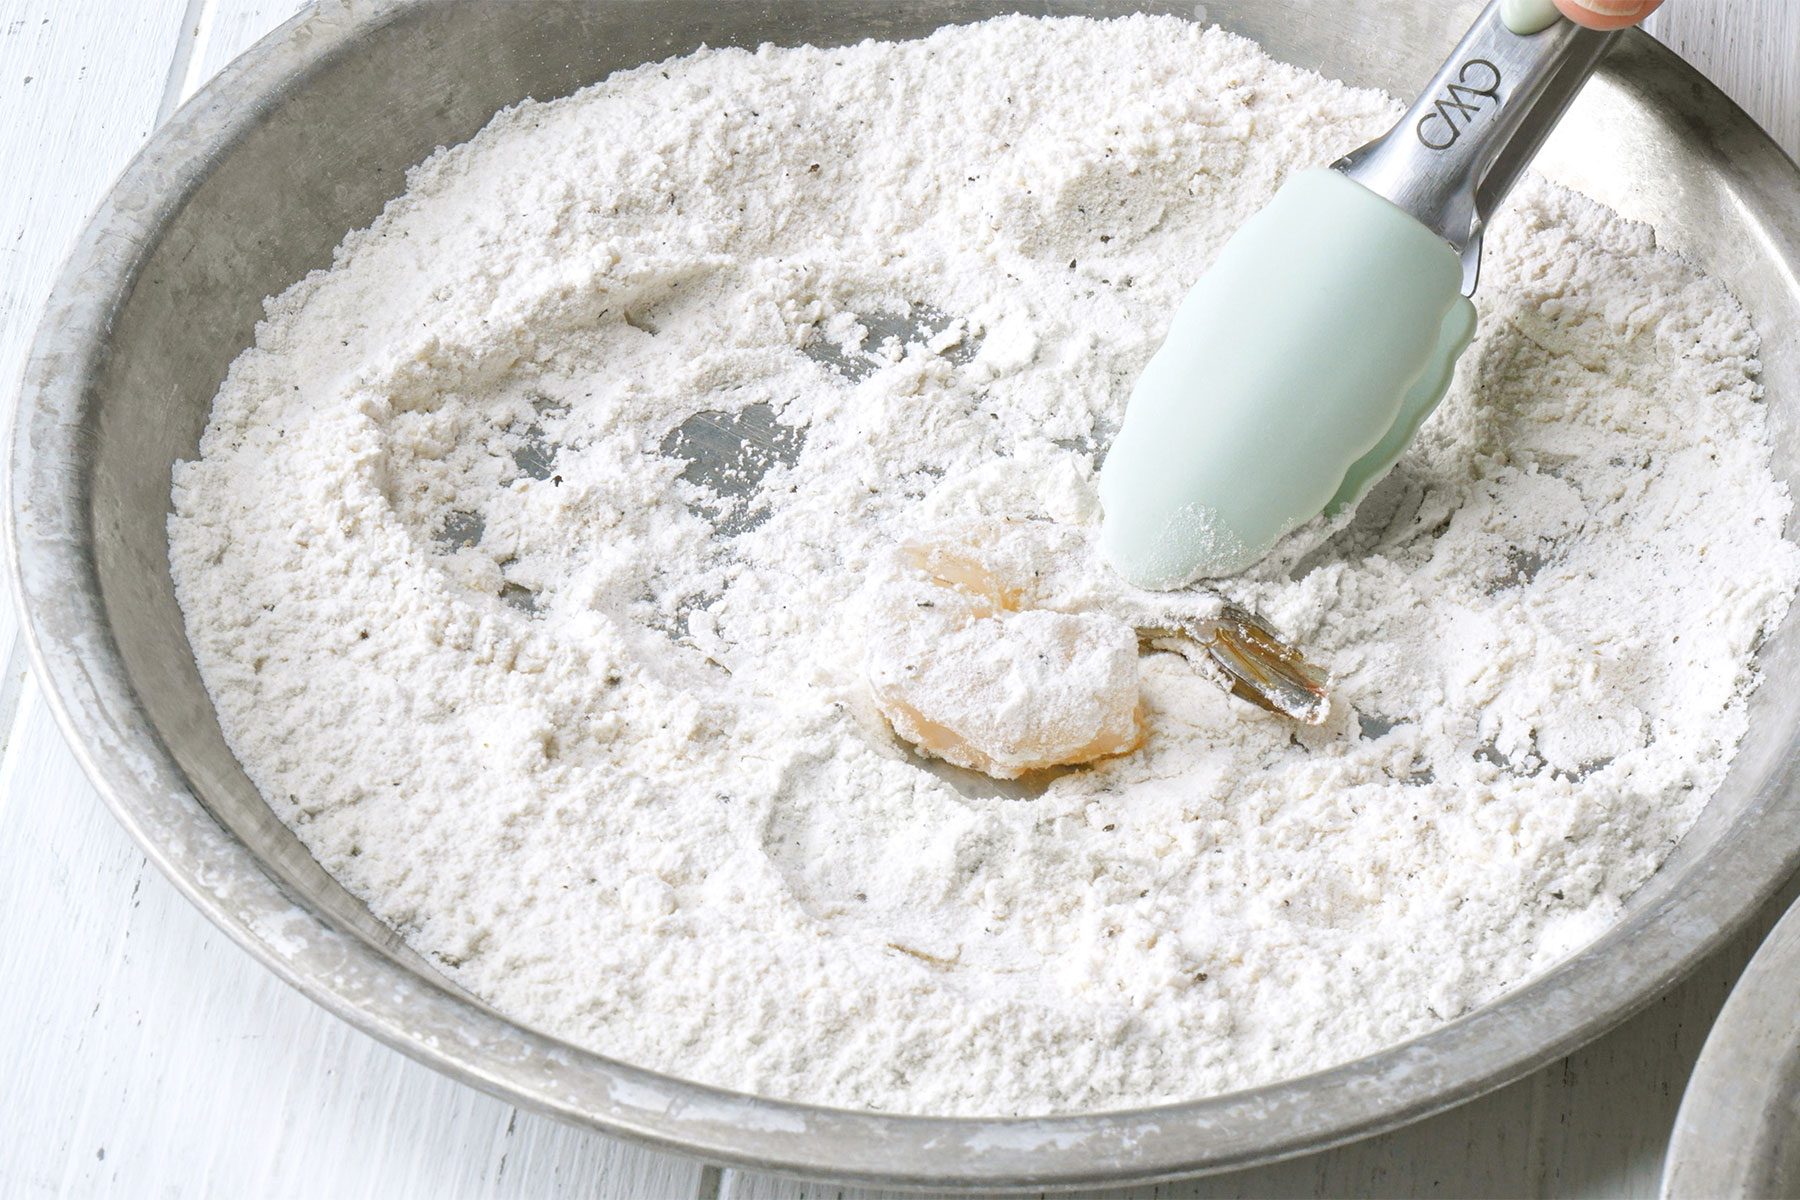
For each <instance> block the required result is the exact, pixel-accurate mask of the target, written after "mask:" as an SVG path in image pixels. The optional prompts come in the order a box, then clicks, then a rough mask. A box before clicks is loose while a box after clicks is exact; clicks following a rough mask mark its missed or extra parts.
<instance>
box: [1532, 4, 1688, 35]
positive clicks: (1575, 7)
mask: <svg viewBox="0 0 1800 1200" xmlns="http://www.w3.org/2000/svg"><path fill="white" fill-rule="evenodd" d="M1555 3H1556V7H1557V8H1558V9H1559V10H1561V12H1562V15H1563V16H1565V17H1567V18H1569V20H1571V21H1573V22H1575V23H1576V24H1577V25H1585V26H1587V27H1588V28H1589V29H1624V28H1627V27H1628V26H1632V25H1636V24H1637V23H1638V22H1639V21H1642V20H1643V19H1644V18H1645V17H1647V16H1649V15H1650V14H1651V13H1653V12H1655V11H1656V9H1657V8H1658V7H1659V6H1660V5H1661V4H1662V0H1555Z"/></svg>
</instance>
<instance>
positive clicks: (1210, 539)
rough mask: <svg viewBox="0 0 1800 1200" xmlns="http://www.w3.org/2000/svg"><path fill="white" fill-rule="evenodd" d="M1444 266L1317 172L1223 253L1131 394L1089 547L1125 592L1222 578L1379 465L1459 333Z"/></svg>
mask: <svg viewBox="0 0 1800 1200" xmlns="http://www.w3.org/2000/svg"><path fill="white" fill-rule="evenodd" d="M1462 278H1463V272H1462V263H1461V260H1460V259H1459V258H1458V256H1457V254H1456V252H1455V251H1454V250H1452V249H1451V248H1450V245H1449V243H1447V242H1445V241H1444V240H1442V239H1441V238H1439V237H1438V236H1436V235H1435V234H1433V233H1432V232H1431V231H1429V230H1427V229H1426V228H1425V227H1424V226H1423V225H1420V224H1419V223H1418V222H1417V221H1415V220H1414V219H1413V218H1412V217H1410V216H1408V215H1407V214H1406V213H1404V212H1402V211H1401V210H1400V209H1399V208H1397V207H1395V206H1394V205H1392V204H1390V203H1389V202H1388V201H1386V200H1384V199H1382V198H1381V197H1379V196H1377V195H1375V194H1374V193H1373V192H1370V191H1369V190H1367V189H1366V188H1364V187H1362V186H1361V185H1360V184H1357V183H1355V182H1352V181H1351V180H1349V179H1347V178H1345V177H1344V176H1343V175H1340V174H1338V173H1337V172H1335V171H1326V170H1314V171H1305V172H1302V173H1301V174H1299V175H1296V176H1294V177H1293V178H1292V179H1290V180H1289V181H1288V182H1287V183H1286V184H1285V185H1284V186H1283V187H1282V189H1281V190H1280V191H1279V192H1278V193H1276V196H1275V198H1274V199H1273V200H1272V201H1270V203H1269V205H1268V207H1267V208H1265V209H1263V211H1262V212H1260V213H1258V214H1257V215H1256V216H1254V217H1252V218H1251V219H1250V220H1249V221H1248V222H1246V223H1245V224H1244V226H1243V228H1241V229H1239V230H1238V232H1237V233H1236V234H1235V235H1234V236H1233V237H1232V239H1231V240H1230V241H1229V242H1227V243H1226V245H1225V247H1224V249H1223V250H1222V251H1220V254H1219V258H1218V260H1217V261H1216V262H1215V263H1214V264H1213V266H1212V268H1211V269H1210V270H1209V271H1208V272H1207V273H1206V275H1205V277H1204V278H1202V279H1201V280H1200V282H1199V283H1198V284H1197V285H1195V287H1194V289H1193V291H1191V292H1189V293H1188V296H1187V298H1186V299H1185V300H1183V301H1182V303H1181V306H1180V308H1179V309H1177V311H1176V313H1175V318H1174V321H1173V322H1172V323H1171V325H1170V326H1169V332H1168V336H1167V337H1166V338H1165V339H1164V341H1163V345H1162V348H1161V349H1159V350H1158V351H1157V352H1156V355H1155V356H1154V357H1153V358H1152V359H1151V360H1150V363H1149V365H1148V366H1147V367H1145V369H1144V373H1143V375H1141V376H1140V377H1139V378H1138V381H1137V385H1136V387H1135V388H1134V389H1133V391H1132V394H1131V401H1130V404H1129V406H1128V407H1127V408H1126V411H1125V423H1124V426H1123V427H1122V428H1121V429H1120V431H1119V435H1118V437H1117V438H1116V439H1115V440H1114V441H1113V445H1112V448H1111V450H1110V451H1109V452H1108V455H1107V459H1106V466H1105V469H1104V471H1103V472H1102V473H1101V476H1100V502H1101V505H1102V507H1103V508H1104V510H1105V519H1104V524H1103V526H1102V529H1101V537H1100V545H1101V549H1102V551H1103V552H1104V553H1105V555H1106V556H1107V558H1108V559H1109V560H1110V561H1111V563H1112V565H1113V567H1114V568H1115V569H1116V570H1117V571H1118V572H1119V573H1120V574H1121V575H1123V576H1124V577H1125V578H1126V579H1127V580H1129V581H1131V582H1132V583H1134V584H1137V585H1138V586H1140V587H1148V588H1173V587H1180V586H1182V585H1184V584H1187V583H1190V582H1192V581H1193V580H1195V579H1201V578H1212V577H1217V576H1222V575H1233V574H1236V573H1237V572H1239V571H1242V570H1243V569H1245V568H1246V567H1248V566H1250V565H1252V564H1253V563H1255V562H1256V561H1257V560H1258V559H1260V558H1261V557H1263V555H1265V554H1267V553H1268V552H1269V550H1270V549H1271V548H1272V547H1273V546H1274V544H1275V542H1276V541H1277V540H1278V539H1279V538H1280V537H1281V536H1282V535H1283V534H1285V533H1287V532H1289V531H1290V530H1292V529H1294V528H1295V527H1297V526H1299V525H1301V524H1304V523H1305V522H1306V521H1308V520H1310V519H1312V518H1313V517H1315V516H1317V515H1318V514H1319V513H1320V512H1322V511H1323V510H1324V509H1325V508H1326V507H1327V506H1328V505H1331V506H1334V507H1340V508H1341V507H1343V506H1345V505H1348V504H1354V503H1355V502H1356V501H1357V500H1359V499H1361V497H1362V495H1363V494H1364V493H1365V492H1366V491H1367V490H1368V489H1369V488H1370V487H1371V486H1372V485H1373V484H1374V483H1375V481H1376V480H1377V479H1379V478H1380V477H1381V476H1382V475H1383V474H1385V473H1386V472H1387V470H1388V469H1389V468H1390V467H1392V466H1393V464H1394V462H1395V461H1396V460H1397V459H1398V458H1399V456H1400V454H1401V453H1402V452H1403V451H1404V450H1405V448H1406V446H1407V444H1408V443H1409V442H1410V441H1411V440H1412V436H1413V434H1414V433H1415V432H1417V430H1418V428H1419V426H1420V424H1422V423H1423V422H1424V420H1425V418H1426V417H1427V416H1428V415H1430V413H1431V410H1432V409H1433V408H1434V407H1435V406H1436V405H1437V402H1438V401H1439V400H1440V399H1441V398H1442V397H1443V394H1444V392H1445V390H1446V389H1447V388H1448V387H1449V385H1450V380H1451V377H1452V375H1453V373H1454V370H1455V364H1456V359H1457V357H1458V356H1459V355H1460V354H1461V353H1462V351H1463V348H1464V347H1465V346H1466V345H1467V344H1468V342H1469V338H1470V336H1471V335H1472V334H1473V333H1474V328H1475V310H1474V308H1473V306H1472V305H1470V303H1469V302H1468V300H1467V299H1465V298H1464V297H1463V296H1462V294H1461V288H1462Z"/></svg>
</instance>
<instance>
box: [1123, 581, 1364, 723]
mask: <svg viewBox="0 0 1800 1200" xmlns="http://www.w3.org/2000/svg"><path fill="white" fill-rule="evenodd" d="M1138 637H1139V639H1140V641H1141V642H1143V643H1144V644H1145V645H1148V646H1151V647H1153V648H1155V649H1158V650H1168V651H1172V652H1174V653H1176V654H1179V655H1181V656H1182V657H1183V658H1185V659H1187V660H1188V661H1189V662H1192V663H1193V664H1194V665H1196V666H1198V667H1200V668H1201V669H1202V670H1203V671H1205V672H1206V673H1207V674H1208V675H1210V676H1212V677H1213V678H1214V679H1215V680H1217V681H1218V683H1219V685H1220V686H1221V687H1223V688H1224V689H1225V690H1226V691H1228V692H1230V693H1231V694H1232V695H1234V696H1236V697H1237V698H1238V699H1240V700H1247V701H1249V702H1250V703H1251V704H1254V705H1256V706H1257V707H1258V708H1262V709H1265V710H1267V711H1269V712H1272V713H1274V714H1276V715H1277V716H1282V717H1287V718H1289V719H1290V720H1294V721H1299V722H1300V723H1301V724H1303V725H1322V724H1324V722H1325V718H1326V717H1327V716H1328V715H1329V714H1330V712H1331V694H1330V691H1329V687H1330V683H1331V677H1330V675H1329V674H1328V673H1327V672H1326V671H1325V670H1324V669H1323V668H1321V667H1319V666H1317V665H1316V664H1314V663H1311V662H1309V661H1307V658H1306V656H1305V655H1304V654H1302V653H1301V652H1300V651H1299V650H1298V649H1296V648H1295V647H1294V646H1291V645H1289V644H1288V643H1287V642H1284V641H1282V640H1281V638H1279V637H1277V636H1276V634H1275V632H1274V631H1273V630H1272V629H1270V628H1269V627H1268V625H1267V624H1266V623H1265V622H1264V621H1263V620H1262V618H1261V617H1258V616H1257V615H1256V614H1255V613H1252V612H1249V611H1247V610H1245V609H1242V608H1238V607H1236V606H1235V605H1226V606H1225V608H1224V609H1223V610H1222V611H1221V612H1219V613H1218V614H1217V615H1216V616H1211V617H1204V618H1191V619H1190V618H1176V619H1175V621H1174V624H1173V625H1172V626H1169V625H1158V626H1152V627H1147V628H1141V629H1139V630H1138Z"/></svg>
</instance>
